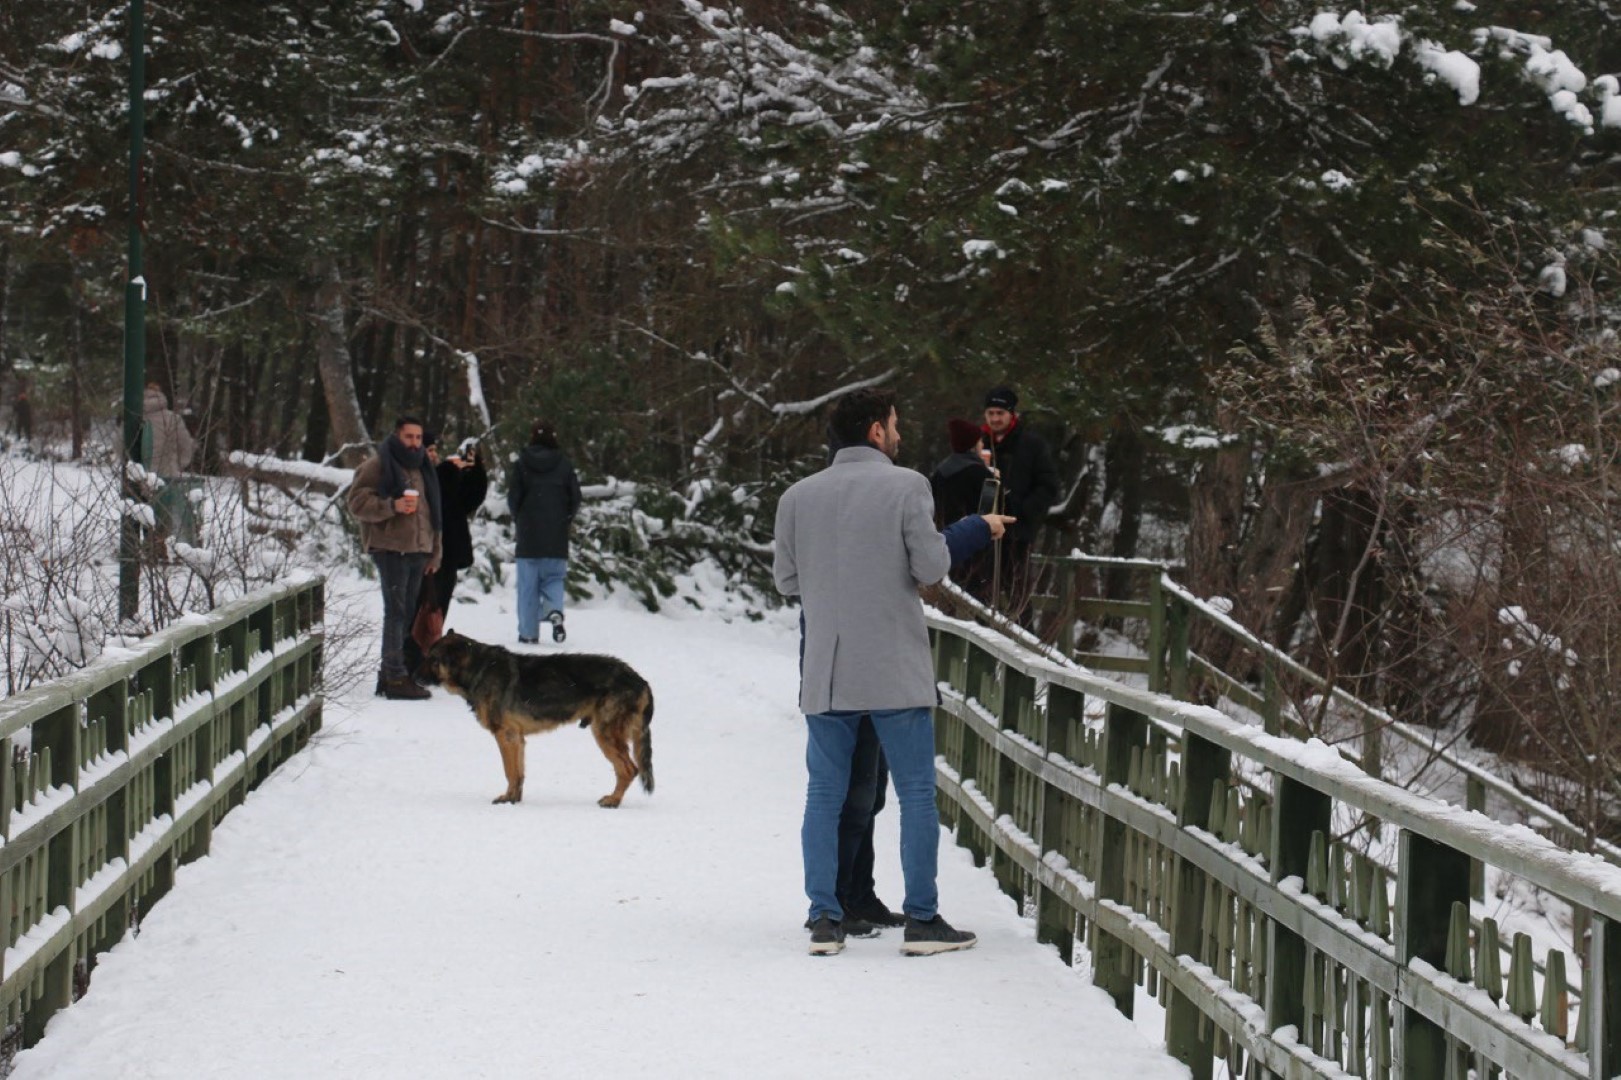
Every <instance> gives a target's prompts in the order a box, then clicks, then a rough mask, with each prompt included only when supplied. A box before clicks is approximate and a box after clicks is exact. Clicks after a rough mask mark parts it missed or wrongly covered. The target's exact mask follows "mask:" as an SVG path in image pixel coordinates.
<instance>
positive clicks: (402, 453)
mask: <svg viewBox="0 0 1621 1080" xmlns="http://www.w3.org/2000/svg"><path fill="white" fill-rule="evenodd" d="M377 457H378V460H380V461H381V462H382V464H383V479H382V481H381V483H379V484H378V485H377V490H378V491H380V492H382V493H383V494H384V495H387V496H388V497H389V498H390V499H398V498H399V497H400V496H402V495H404V494H405V470H406V469H415V470H416V471H417V472H418V473H420V474H421V475H422V496H423V498H425V499H427V500H428V517H429V519H430V520H432V522H433V531H434V532H443V531H444V518H443V516H442V515H441V514H440V511H439V477H438V475H437V474H436V473H435V472H434V471H433V470H432V469H430V468H428V467H427V466H428V453H427V451H425V450H423V449H422V448H421V447H418V448H417V449H415V450H412V449H411V448H410V447H408V446H406V445H405V444H404V443H402V442H400V437H399V436H398V435H390V436H389V437H388V438H386V439H384V440H383V441H382V442H381V443H379V444H378V446H377Z"/></svg>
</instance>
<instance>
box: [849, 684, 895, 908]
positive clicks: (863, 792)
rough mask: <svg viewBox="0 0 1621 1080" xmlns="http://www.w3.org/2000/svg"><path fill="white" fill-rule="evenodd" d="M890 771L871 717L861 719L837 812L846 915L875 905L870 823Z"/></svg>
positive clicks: (875, 815)
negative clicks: (847, 780) (853, 910)
mask: <svg viewBox="0 0 1621 1080" xmlns="http://www.w3.org/2000/svg"><path fill="white" fill-rule="evenodd" d="M887 787H889V768H888V766H886V765H885V764H884V748H883V746H882V744H880V743H879V741H878V732H877V731H875V730H874V729H873V726H872V717H870V716H863V717H862V718H861V726H860V727H859V728H858V729H857V730H856V747H855V753H854V754H852V755H851V756H850V787H849V790H847V791H846V792H845V794H844V808H843V809H842V810H840V811H839V883H838V896H839V906H840V907H842V908H844V909H845V910H846V911H849V910H850V909H851V908H852V907H853V908H857V909H860V908H863V907H868V906H871V905H873V904H875V903H877V902H878V894H877V892H876V891H875V889H874V882H873V849H872V822H873V818H875V817H877V816H878V811H880V810H882V809H883V808H884V789H886V788H887Z"/></svg>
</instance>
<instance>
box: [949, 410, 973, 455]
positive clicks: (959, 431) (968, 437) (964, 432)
mask: <svg viewBox="0 0 1621 1080" xmlns="http://www.w3.org/2000/svg"><path fill="white" fill-rule="evenodd" d="M946 437H947V438H948V439H950V440H951V452H952V453H953V454H964V453H967V452H968V451H970V450H972V449H973V448H974V444H975V443H977V442H979V440H980V438H981V437H982V436H981V432H980V430H979V425H978V424H976V423H974V422H973V421H972V420H959V419H957V418H955V417H953V418H952V419H950V420H947V421H946Z"/></svg>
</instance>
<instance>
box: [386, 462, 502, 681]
mask: <svg viewBox="0 0 1621 1080" xmlns="http://www.w3.org/2000/svg"><path fill="white" fill-rule="evenodd" d="M439 442H440V438H439V436H438V435H437V434H435V433H434V432H432V431H426V432H423V435H422V443H423V446H422V449H423V451H424V452H425V453H426V454H427V456H428V463H429V464H430V465H431V466H432V467H433V471H434V475H435V476H436V477H438V479H439V498H440V500H441V503H440V510H441V516H442V517H443V519H444V532H443V534H442V536H441V540H440V546H441V548H442V549H443V551H442V554H441V556H440V561H439V570H438V572H437V573H434V574H430V575H428V576H426V577H424V578H423V579H422V595H421V597H420V598H419V599H418V601H417V609H416V617H415V619H414V620H413V621H412V623H411V632H410V634H408V635H407V636H406V639H405V669H406V670H407V671H408V672H411V673H412V674H413V675H415V674H416V671H417V669H418V668H419V667H420V666H421V664H422V657H423V654H424V653H426V652H427V651H428V650H429V649H431V648H433V643H434V642H436V641H438V640H439V638H440V637H441V636H443V634H444V632H445V619H446V616H447V615H448V614H449V613H450V600H451V597H453V596H454V595H455V594H456V582H457V575H458V574H459V573H460V572H461V571H463V570H466V569H467V568H468V567H470V566H472V565H473V531H472V528H471V526H470V522H471V521H472V518H473V515H474V514H476V513H477V512H478V509H479V507H481V506H483V505H484V498H485V496H487V495H488V494H489V493H490V477H489V474H488V473H487V472H486V471H485V469H484V462H483V460H482V459H481V458H480V457H479V452H478V442H477V441H476V440H474V439H468V440H467V441H466V442H464V443H462V445H461V446H460V447H459V448H458V449H457V451H456V452H455V453H454V454H452V455H450V456H449V457H447V458H444V459H443V460H441V459H440V457H439Z"/></svg>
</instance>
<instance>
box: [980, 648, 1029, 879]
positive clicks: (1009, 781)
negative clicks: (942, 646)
mask: <svg viewBox="0 0 1621 1080" xmlns="http://www.w3.org/2000/svg"><path fill="white" fill-rule="evenodd" d="M1001 698H1002V702H1001V708H1000V709H999V710H998V712H997V714H996V715H997V723H998V726H1000V727H1001V728H1002V730H1003V731H1019V730H1020V726H1019V725H1020V718H1021V716H1023V715H1027V713H1026V710H1030V711H1033V710H1034V708H1035V698H1036V686H1035V680H1034V679H1032V678H1030V676H1028V675H1026V674H1024V673H1023V672H1019V671H1013V670H1006V671H1004V672H1003V673H1002V693H1001ZM1021 733H1022V734H1026V735H1028V733H1027V732H1021ZM995 756H996V772H995V777H996V790H995V791H992V792H989V793H988V794H989V795H990V798H991V805H992V806H994V807H995V808H996V816H997V817H998V818H1000V817H1002V816H1003V815H1007V816H1008V817H1010V818H1012V819H1013V820H1014V821H1018V818H1019V814H1018V807H1017V805H1016V804H1015V798H1014V796H1015V794H1016V793H1017V790H1018V782H1019V766H1018V764H1017V763H1016V762H1014V760H1013V759H1012V758H1011V757H1009V756H1008V755H1006V754H997V755H995ZM1021 824H1029V823H1028V822H1025V823H1021ZM991 871H992V873H993V874H995V876H996V882H997V884H998V885H1000V886H1001V887H1002V891H1003V892H1004V893H1006V894H1007V895H1008V896H1009V897H1011V898H1012V899H1013V902H1014V903H1015V904H1018V905H1020V906H1021V907H1022V906H1023V904H1024V882H1023V877H1022V874H1021V871H1020V869H1019V864H1018V863H1017V862H1015V861H1014V859H1013V857H1012V856H1010V855H1009V854H1008V853H1007V852H1005V851H1003V850H1002V847H1001V845H999V844H994V843H993V844H992V845H991Z"/></svg>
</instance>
